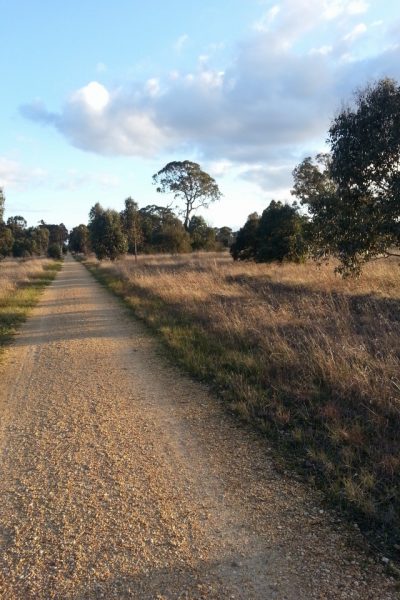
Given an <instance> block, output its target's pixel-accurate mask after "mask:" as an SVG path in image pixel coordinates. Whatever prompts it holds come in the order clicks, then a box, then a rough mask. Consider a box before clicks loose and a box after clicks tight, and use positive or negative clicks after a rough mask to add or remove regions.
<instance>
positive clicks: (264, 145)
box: [22, 0, 400, 189]
mask: <svg viewBox="0 0 400 600" xmlns="http://www.w3.org/2000/svg"><path fill="white" fill-rule="evenodd" d="M276 6H278V5H276ZM279 6H280V10H279V11H278V10H277V9H275V10H274V11H273V17H274V18H273V20H271V19H270V28H269V29H268V30H262V31H261V30H259V31H257V32H256V31H254V30H252V32H251V34H249V37H248V38H247V39H245V40H242V41H241V43H239V44H238V45H237V46H236V48H235V53H234V54H233V58H232V59H231V60H230V62H229V63H228V64H226V65H225V66H226V68H225V69H223V70H222V69H220V68H212V67H211V66H210V65H211V64H212V61H211V60H210V61H206V60H200V61H199V60H196V61H195V63H196V64H195V65H193V69H192V70H190V71H183V70H182V71H177V70H171V71H170V72H168V73H166V74H165V76H164V77H160V78H155V77H154V78H150V79H147V80H146V81H144V82H142V83H141V84H140V83H136V84H130V85H129V86H120V87H116V88H113V89H107V88H105V87H104V86H102V85H101V84H100V83H98V82H91V83H89V84H88V85H87V86H85V87H83V88H81V89H80V90H78V91H77V92H75V93H74V94H72V96H71V97H70V98H69V100H67V102H66V103H65V105H64V107H63V108H62V109H61V110H60V111H59V112H58V113H54V112H50V111H48V110H47V109H46V107H45V106H44V105H43V104H41V103H39V102H34V103H32V104H30V105H28V106H25V107H23V108H22V112H23V114H25V115H26V116H27V117H29V118H30V119H32V120H35V121H37V122H40V123H42V124H47V125H50V126H53V127H55V128H56V129H57V130H58V131H59V132H60V133H61V134H63V135H64V136H65V137H66V138H67V139H68V140H69V141H70V142H71V143H72V144H73V145H74V146H76V147H78V148H81V149H83V150H86V151H90V152H94V153H98V154H103V155H136V156H141V157H156V156H161V155H163V154H165V153H174V155H179V154H181V155H187V154H188V153H189V154H190V155H191V156H193V155H196V156H198V157H199V160H201V161H202V162H203V161H204V162H206V163H207V164H208V165H210V169H212V172H213V173H215V174H220V175H221V176H224V175H225V174H230V173H231V166H232V165H234V166H235V168H237V169H239V170H238V173H239V175H241V176H242V177H244V178H246V179H247V180H251V181H253V182H257V183H258V184H259V185H263V186H265V187H266V188H268V189H272V188H273V186H276V187H277V186H278V187H279V189H282V186H283V185H286V184H287V182H288V181H289V179H290V171H291V169H292V168H293V166H294V165H295V164H296V163H297V162H298V161H299V159H300V160H301V157H302V155H304V152H307V153H309V152H311V151H314V150H315V149H318V147H321V145H323V143H324V139H325V138H326V132H327V130H328V127H329V124H330V121H331V119H332V117H333V115H334V114H335V111H336V110H337V108H338V107H339V106H340V103H341V101H342V100H347V99H350V98H351V94H352V92H353V90H354V89H356V88H357V87H359V86H362V85H365V84H366V83H367V82H369V81H371V80H372V81H373V80H374V79H377V78H379V77H382V76H386V75H389V76H392V77H395V78H396V77H399V76H400V61H399V57H400V48H399V47H398V46H396V47H395V46H388V45H387V40H385V43H382V39H383V36H384V34H385V32H384V28H381V29H378V28H374V29H373V33H372V29H371V28H370V29H368V28H367V26H366V25H365V23H357V20H358V18H357V15H359V14H361V13H362V12H364V11H365V10H367V5H366V4H365V3H364V2H354V1H353V2H351V1H348V0H347V1H345V0H337V1H333V2H332V1H328V0H325V1H324V0H322V4H321V0H296V2H294V1H293V0H282V2H281V3H280V4H279ZM270 17H271V14H270ZM355 19H357V20H356V22H355ZM366 22H368V21H367V19H366ZM346 32H350V33H347V34H346V35H344V34H345V33H346ZM313 34H315V35H313ZM185 35H186V34H185ZM182 37H184V36H182ZM316 39H318V40H321V39H324V45H321V46H319V45H318V44H317V43H316V41H315V40H316ZM368 40H373V42H374V44H373V48H375V50H372V51H371V48H372V46H370V45H368V44H365V43H364V42H365V41H368ZM185 42H186V39H185V40H183V41H182V44H184V43H185ZM360 48H361V49H362V52H360V51H359V49H360ZM367 52H369V54H367ZM289 165H291V167H290V166H289Z"/></svg>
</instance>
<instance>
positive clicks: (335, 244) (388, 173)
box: [293, 79, 400, 274]
mask: <svg viewBox="0 0 400 600" xmlns="http://www.w3.org/2000/svg"><path fill="white" fill-rule="evenodd" d="M328 142H329V143H330V146H331V153H330V154H329V155H319V156H317V158H316V161H315V162H313V161H312V159H311V158H310V157H308V158H306V159H305V160H304V161H303V162H302V163H301V164H300V165H299V166H298V167H296V169H295V170H294V172H293V175H294V181H295V185H294V189H293V193H294V194H295V195H296V196H297V197H298V198H299V199H300V201H301V203H302V204H305V205H307V206H308V209H309V212H310V214H311V216H312V222H313V231H314V249H315V254H317V255H319V256H321V255H323V254H332V255H334V256H336V257H337V258H338V259H339V261H340V267H339V271H341V272H342V273H344V274H358V273H359V272H360V270H361V267H362V264H363V263H364V262H366V261H368V260H370V259H371V258H374V257H378V256H388V255H390V254H392V253H396V248H398V246H399V244H400V223H399V219H400V171H399V167H400V88H399V86H398V85H397V84H396V82H395V81H393V80H391V79H383V80H381V81H379V82H377V83H376V84H375V85H373V86H372V85H370V86H368V87H366V88H365V89H364V90H361V91H359V92H358V93H357V94H356V96H355V101H354V103H353V104H352V105H351V106H349V107H347V108H345V109H344V110H342V112H341V113H340V114H339V115H338V116H337V117H336V118H335V119H334V121H333V123H332V125H331V128H330V130H329V138H328Z"/></svg>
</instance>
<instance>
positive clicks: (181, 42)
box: [174, 33, 190, 54]
mask: <svg viewBox="0 0 400 600" xmlns="http://www.w3.org/2000/svg"><path fill="white" fill-rule="evenodd" d="M189 39H190V38H189V36H188V34H187V33H184V34H182V35H181V36H179V37H178V39H177V40H176V41H175V43H174V49H175V51H176V52H177V53H178V54H180V53H181V52H182V50H183V47H184V46H185V45H186V44H187V43H188V41H189Z"/></svg>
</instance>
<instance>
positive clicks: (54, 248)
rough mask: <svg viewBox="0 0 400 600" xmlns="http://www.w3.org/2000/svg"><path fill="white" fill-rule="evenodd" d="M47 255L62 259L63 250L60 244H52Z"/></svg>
mask: <svg viewBox="0 0 400 600" xmlns="http://www.w3.org/2000/svg"><path fill="white" fill-rule="evenodd" d="M47 256H48V257H49V258H54V259H55V260H61V256H62V252H61V248H60V246H59V245H58V244H50V245H49V248H48V250H47Z"/></svg>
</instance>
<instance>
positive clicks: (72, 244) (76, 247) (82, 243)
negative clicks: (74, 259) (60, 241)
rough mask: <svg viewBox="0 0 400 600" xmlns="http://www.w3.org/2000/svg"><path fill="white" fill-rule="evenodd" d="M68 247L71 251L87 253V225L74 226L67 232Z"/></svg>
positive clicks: (88, 243)
mask: <svg viewBox="0 0 400 600" xmlns="http://www.w3.org/2000/svg"><path fill="white" fill-rule="evenodd" d="M68 247H69V250H70V251H71V252H78V253H80V254H87V253H88V252H89V249H90V240H89V229H88V227H87V225H83V224H81V225H78V226H77V227H74V228H73V229H72V231H71V233H70V234H69V241H68Z"/></svg>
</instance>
